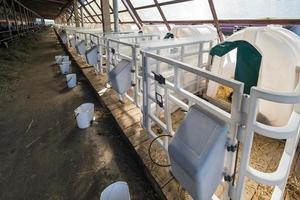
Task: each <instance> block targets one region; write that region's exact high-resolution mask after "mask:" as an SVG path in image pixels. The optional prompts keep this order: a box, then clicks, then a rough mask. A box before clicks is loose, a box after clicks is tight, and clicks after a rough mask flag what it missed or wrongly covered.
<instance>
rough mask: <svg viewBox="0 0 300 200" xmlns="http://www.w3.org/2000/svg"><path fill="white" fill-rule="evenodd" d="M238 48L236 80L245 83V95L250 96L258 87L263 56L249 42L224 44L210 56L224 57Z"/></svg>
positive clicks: (215, 48)
mask: <svg viewBox="0 0 300 200" xmlns="http://www.w3.org/2000/svg"><path fill="white" fill-rule="evenodd" d="M236 48H237V59H236V67H235V73H234V79H235V80H238V81H241V82H243V83H244V93H245V94H250V90H251V87H252V86H257V81H258V76H259V69H260V64H261V59H262V56H261V54H260V53H259V52H258V51H257V49H256V48H255V47H253V46H252V45H251V44H250V43H249V42H247V41H243V40H238V41H234V42H228V41H226V42H223V43H221V44H218V45H216V46H214V47H213V48H212V49H211V51H210V55H212V56H215V55H217V56H219V57H221V56H224V55H225V54H227V53H228V52H230V51H232V50H233V49H236Z"/></svg>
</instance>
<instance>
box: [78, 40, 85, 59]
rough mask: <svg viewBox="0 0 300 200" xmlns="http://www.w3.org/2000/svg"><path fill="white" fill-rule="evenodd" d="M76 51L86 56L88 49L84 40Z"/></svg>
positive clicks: (79, 43)
mask: <svg viewBox="0 0 300 200" xmlns="http://www.w3.org/2000/svg"><path fill="white" fill-rule="evenodd" d="M76 50H77V53H79V54H80V55H83V56H85V52H86V48H85V41H84V40H81V41H80V42H78V43H77V44H76Z"/></svg>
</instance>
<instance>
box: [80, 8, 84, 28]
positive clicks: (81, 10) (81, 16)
mask: <svg viewBox="0 0 300 200" xmlns="http://www.w3.org/2000/svg"><path fill="white" fill-rule="evenodd" d="M80 18H81V27H83V26H84V18H83V8H82V6H81V7H80Z"/></svg>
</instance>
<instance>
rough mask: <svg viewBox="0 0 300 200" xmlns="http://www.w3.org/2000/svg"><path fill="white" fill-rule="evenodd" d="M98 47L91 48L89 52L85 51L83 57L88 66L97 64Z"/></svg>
mask: <svg viewBox="0 0 300 200" xmlns="http://www.w3.org/2000/svg"><path fill="white" fill-rule="evenodd" d="M98 48H99V47H98V46H93V47H91V48H90V49H89V50H87V51H86V53H85V56H86V60H87V63H88V64H90V65H97V64H98V62H99V59H100V58H99V52H98Z"/></svg>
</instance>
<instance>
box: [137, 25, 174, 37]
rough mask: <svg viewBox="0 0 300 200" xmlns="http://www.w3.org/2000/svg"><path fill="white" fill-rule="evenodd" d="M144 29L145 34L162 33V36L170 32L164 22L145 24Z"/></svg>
mask: <svg viewBox="0 0 300 200" xmlns="http://www.w3.org/2000/svg"><path fill="white" fill-rule="evenodd" d="M142 31H143V33H144V34H155V35H160V37H161V38H164V37H165V36H166V34H167V33H168V32H169V30H168V28H167V27H166V25H164V24H157V25H143V27H142Z"/></svg>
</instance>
